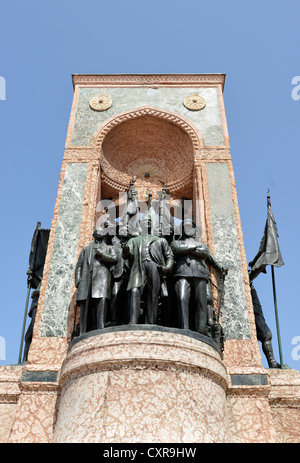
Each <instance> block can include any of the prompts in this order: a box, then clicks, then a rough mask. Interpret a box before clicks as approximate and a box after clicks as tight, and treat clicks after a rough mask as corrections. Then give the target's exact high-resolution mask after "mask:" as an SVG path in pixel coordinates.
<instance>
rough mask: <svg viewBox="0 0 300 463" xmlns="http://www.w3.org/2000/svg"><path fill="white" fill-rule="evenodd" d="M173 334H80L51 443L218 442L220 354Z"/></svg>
mask: <svg viewBox="0 0 300 463" xmlns="http://www.w3.org/2000/svg"><path fill="white" fill-rule="evenodd" d="M136 328H137V327H136ZM105 331H106V332H105ZM179 332H180V331H179V330H172V329H165V330H164V329H163V328H159V330H157V331H156V330H155V328H154V329H153V327H152V329H151V330H150V329H149V330H147V329H141V327H140V329H133V330H129V331H128V330H127V329H126V330H124V331H113V332H109V330H104V332H101V334H100V332H99V334H97V333H95V332H93V333H92V334H94V335H93V336H86V338H85V339H84V338H83V339H81V340H80V338H79V340H78V341H77V342H76V343H75V344H74V345H73V346H72V347H71V349H70V351H69V353H68V355H67V356H66V359H65V362H64V364H63V367H62V370H61V375H60V389H61V394H60V398H59V400H58V402H57V411H56V413H57V417H56V422H55V426H54V433H53V442H56V443H57V442H106V443H107V442H115V443H116V442H119V443H120V442H121V443H122V442H177V443H181V442H184V443H189V442H225V440H226V423H225V418H226V413H225V412H226V388H227V379H226V369H225V367H224V365H223V362H222V360H221V357H220V354H219V353H218V351H217V350H216V349H215V348H214V347H213V343H211V345H210V344H207V343H206V342H203V340H202V338H201V336H197V335H194V336H193V337H191V336H187V335H183V334H178V333H179ZM95 334H96V335H95Z"/></svg>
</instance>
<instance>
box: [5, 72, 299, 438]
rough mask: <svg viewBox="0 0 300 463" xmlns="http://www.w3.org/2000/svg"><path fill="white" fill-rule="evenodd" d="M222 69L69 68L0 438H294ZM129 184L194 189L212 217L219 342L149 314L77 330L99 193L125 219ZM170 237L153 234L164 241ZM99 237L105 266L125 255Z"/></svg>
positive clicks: (295, 393)
mask: <svg viewBox="0 0 300 463" xmlns="http://www.w3.org/2000/svg"><path fill="white" fill-rule="evenodd" d="M224 83H225V75H224V74H167V75H151V74H150V75H77V74H74V75H73V86H74V97H73V103H72V109H71V115H70V122H69V127H68V131H67V137H66V143H65V151H64V156H63V160H62V167H61V175H60V180H59V185H58V192H57V197H56V201H55V206H54V213H53V219H52V224H51V231H50V236H49V241H48V247H47V255H46V260H45V265H44V271H43V279H42V282H41V287H40V294H39V300H38V306H37V313H36V318H35V324H34V330H33V336H32V342H31V344H30V348H29V352H28V358H27V362H26V363H23V364H20V365H16V366H10V367H1V369H0V374H1V384H0V417H1V419H3V422H4V423H5V425H4V426H2V428H1V432H0V439H1V440H2V441H3V442H62V443H64V442H66V443H67V442H105V443H120V442H132V443H138V442H148V443H149V442H150V443H156V442H157V443H162V442H165V443H167V442H175V443H186V444H188V443H197V442H255V443H258V442H282V441H289V442H299V432H298V422H299V404H300V379H299V373H298V372H296V371H292V370H276V369H274V370H272V369H265V368H264V367H263V365H262V358H261V353H260V349H259V345H258V342H257V336H256V327H255V319H254V311H253V305H252V299H251V292H250V285H249V278H248V270H247V260H246V255H245V249H244V243H243V235H242V229H241V223H240V216H239V209H238V201H237V192H236V188H235V181H234V172H233V166H232V160H231V153H230V143H229V137H228V131H227V123H226V116H225V108H224V100H223V90H224ZM133 179H134V180H133ZM131 187H132V189H134V192H133V193H134V194H135V192H136V193H137V197H138V200H139V201H140V203H138V204H140V205H141V206H142V203H143V204H147V207H148V206H149V205H150V206H153V209H155V208H154V206H156V205H157V204H159V202H157V203H155V201H158V199H159V198H157V196H158V192H161V191H162V189H165V190H166V191H167V192H168V196H169V200H170V202H171V204H172V201H173V205H174V207H175V206H176V205H177V204H180V205H181V204H183V201H190V205H189V207H190V209H191V211H192V218H193V220H194V221H195V222H196V223H199V222H200V225H201V227H202V236H201V243H200V244H201V245H203V246H202V247H201V246H200V244H199V246H198V244H197V246H196V245H195V246H194V247H195V249H194V251H195V252H202V253H203V254H201V255H202V256H203V255H204V254H205V253H208V251H207V250H209V251H210V252H211V254H212V255H213V256H214V257H215V258H216V259H217V260H218V261H220V262H222V263H223V264H224V266H225V267H226V269H227V274H226V277H225V281H224V285H223V286H222V287H220V286H219V280H218V275H217V273H216V272H217V271H216V269H214V268H212V267H210V266H209V275H210V276H209V281H211V283H212V286H213V288H212V292H213V303H214V305H215V308H216V313H217V314H218V320H219V322H220V325H221V327H222V330H223V332H224V338H225V341H224V345H223V348H222V349H220V345H218V344H217V343H216V341H215V339H214V338H213V337H212V336H210V333H209V331H207V332H205V333H204V334H203V333H202V332H200V331H197V330H195V329H190V327H188V328H182V327H181V326H178V325H172V326H169V325H166V324H164V325H163V324H159V323H153V324H150V323H144V320H142V322H140V321H139V320H138V323H132V324H130V323H124V322H122V323H120V324H118V323H115V324H113V323H111V324H108V325H107V326H105V327H104V328H101V329H92V330H90V331H87V332H84V333H83V334H78V332H76V330H75V328H76V324H77V322H78V318H79V312H78V304H77V295H78V292H79V289H78V288H79V286H78V285H80V277H81V276H82V275H81V274H80V272H78V273H77V272H76V269H77V265H78V261H79V260H80V259H79V258H80V256H82V253H83V254H85V257H86V261H88V260H89V258H90V256H92V254H86V251H84V250H85V249H86V248H87V247H88V246H89V245H90V243H91V248H89V249H93V250H95V254H97V252H98V251H99V249H100V248H101V245H102V244H103V242H102V241H101V239H102V235H99V236H100V238H99V240H98V241H99V242H96V241H97V240H96V238H95V242H96V244H95V248H93V243H94V242H93V232H94V229H95V226H96V225H97V224H98V220H99V218H100V216H101V217H102V214H103V217H104V215H105V214H106V213H107V211H106V209H104V208H102V206H103V205H104V206H105V204H104V203H103V204H102V201H107V202H109V201H110V202H111V203H112V204H113V205H116V214H115V217H114V218H115V219H120V216H121V211H122V207H123V206H124V204H123V203H122V201H124V200H120V197H119V194H120V193H123V194H125V199H126V197H127V196H126V195H128V191H129V189H130V188H131ZM151 201H153V204H152V203H151ZM106 204H109V203H106ZM142 212H143V213H144V215H145V216H146V218H147V213H149V209H147V208H146V209H145V210H143V211H142ZM152 212H153V210H151V213H152ZM155 212H157V210H155ZM172 213H173V214H174V219H176V220H177V219H178V220H180V219H182V217H180V214H178V217H177V215H176V213H175V212H172ZM96 236H98V235H96ZM139 236H140V235H139ZM139 236H137V238H138V239H139ZM130 239H131V238H130ZM138 239H137V241H135V242H134V245H136V246H135V249H138V245H139V244H140V243H139V241H138ZM163 239H164V238H163ZM163 239H161V237H157V236H155V237H153V236H152V235H151V240H152V241H151V242H153V243H155V242H157V243H159V244H160V246H161V248H160V249H162V248H163V247H165V249H167V250H168V248H167V246H166V243H165V242H164V241H163ZM180 239H182V237H180V238H178V240H179V241H180ZM159 240H161V241H159ZM129 241H130V240H128V242H126V246H127V247H128V248H130V245H129V244H128V243H129ZM175 241H176V240H175ZM190 241H191V240H190ZM198 241H199V240H198ZM182 242H183V247H184V245H185V242H184V240H183V239H182ZM104 244H105V246H103V249H104V250H103V249H100V251H99V252H98V254H97V255H101V256H102V258H103V256H104V254H105V255H106V257H107V256H108V257H107V259H106V263H107V267H106V269H105V272H106V276H107V278H106V281H109V280H110V278H108V276H109V272H110V267H109V265H108V261H109V259H110V261H109V264H111V265H113V264H112V263H113V262H115V261H116V260H117V261H118V259H116V257H115V254H114V253H113V252H111V248H110V247H109V246H111V243H110V242H109V241H107V242H105V243H104ZM148 244H149V243H148ZM173 244H174V243H173ZM177 244H178V243H177ZM180 244H182V243H180ZM168 245H169V244H168ZM204 245H205V246H204ZM149 246H150V244H149ZM170 246H171V245H170ZM124 247H125V246H124ZM157 247H159V246H157ZM96 248H97V250H96ZM132 248H134V246H133V245H132ZM178 248H179V247H178ZM178 248H176V246H173V248H172V249H173V251H174V252H173V251H172V252H173V254H174V265H175V264H176V265H177V263H178V262H179V261H180V258H179V257H178V255H179V254H177V256H176V253H175V251H178ZM200 248H201V249H200ZM139 249H140V248H139ZM141 249H142V251H143V252H144V251H145V249H146V251H147V249H148V248H146V247H144V248H143V247H142V248H141ZM149 249H150V247H149ZM181 250H182V248H181V249H179V251H178V252H179V253H180V252H181ZM194 251H193V252H194ZM93 252H94V251H93ZM122 252H123V251H122ZM122 255H123V254H122ZM124 255H125V254H124ZM205 255H206V254H205ZM169 256H170V255H169ZM134 257H136V255H134ZM189 259H190V257H189ZM190 260H192V259H190ZM170 261H171V259H170ZM101 262H102V261H101V259H100V263H99V262H98V264H99V265H98V264H97V265H98V267H97V271H98V272H100V270H101V265H100V264H101ZM187 262H188V263H190V261H187V260H185V261H184V264H187ZM211 262H213V259H212V260H211ZM162 267H163V266H161V268H162ZM90 268H91V267H89V269H90ZM131 268H132V267H131ZM95 269H96V267H95ZM99 269H100V270H99ZM177 270H178V269H177ZM172 271H173V267H172ZM92 272H94V268H93V269H92ZM112 272H113V271H112ZM75 273H77V276H78V281H76V277H75ZM164 277H166V278H169V280H168V283H170V282H171V285H172V281H173V280H172V278H173V274H172V273H171V274H170V275H168V276H166V275H164ZM178 278H179V277H178ZM197 278H198V277H197ZM201 278H202V277H201ZM177 281H178V280H177ZM207 281H208V280H207ZM163 283H165V281H164V282H163ZM178 286H179V285H178ZM195 286H197V285H195ZM199 286H201V285H199ZM134 289H136V288H134ZM202 289H203V285H202ZM126 290H127V289H126ZM160 290H161V293H160V295H161V294H163V295H164V297H165V298H166V296H165V294H164V293H163V291H162V285H161V288H160ZM167 294H169V293H167ZM201 294H202V295H203V291H202V293H201ZM101 297H102V296H101ZM160 297H161V296H160ZM104 298H107V297H104ZM161 300H162V299H160V301H161ZM124 301H125V299H124ZM195 301H197V298H196V297H195V299H194V300H193V301H192V303H193V304H195V305H196V302H195ZM164 302H165V300H164ZM171 302H172V303H171V304H170V305H171V311H175V310H177V309H176V307H175V303H173V301H171ZM162 307H164V306H163V304H162Z"/></svg>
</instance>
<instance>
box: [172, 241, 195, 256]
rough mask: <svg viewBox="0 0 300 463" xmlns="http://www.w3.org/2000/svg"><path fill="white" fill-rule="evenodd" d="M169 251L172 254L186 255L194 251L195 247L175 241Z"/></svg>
mask: <svg viewBox="0 0 300 463" xmlns="http://www.w3.org/2000/svg"><path fill="white" fill-rule="evenodd" d="M171 249H172V251H173V252H174V254H187V253H190V252H193V251H196V249H197V246H196V245H190V244H186V243H183V242H177V241H175V242H174V243H171Z"/></svg>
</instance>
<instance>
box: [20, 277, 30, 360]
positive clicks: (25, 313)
mask: <svg viewBox="0 0 300 463" xmlns="http://www.w3.org/2000/svg"><path fill="white" fill-rule="evenodd" d="M30 290H31V285H30V283H29V284H28V289H27V296H26V303H25V311H24V317H23V326H22V334H21V341H20V349H19V359H18V363H19V364H20V363H21V361H22V351H23V344H24V334H25V326H26V320H27V312H28V303H29V296H30Z"/></svg>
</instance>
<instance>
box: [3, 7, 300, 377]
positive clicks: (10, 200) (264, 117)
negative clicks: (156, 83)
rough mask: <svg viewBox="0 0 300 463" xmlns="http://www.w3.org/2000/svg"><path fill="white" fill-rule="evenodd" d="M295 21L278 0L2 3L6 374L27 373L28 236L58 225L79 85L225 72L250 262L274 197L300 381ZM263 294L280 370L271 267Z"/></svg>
mask: <svg viewBox="0 0 300 463" xmlns="http://www.w3.org/2000/svg"><path fill="white" fill-rule="evenodd" d="M299 15H300V4H299V2H297V1H286V2H282V1H274V0H273V1H272V0H264V1H263V2H262V1H256V0H254V1H238V0H227V1H226V2H224V1H221V0H215V1H214V2H208V1H205V2H204V1H201V0H185V1H184V2H182V1H178V0H172V1H170V0H152V1H151V2H145V1H143V0H139V1H138V0H127V1H121V0H111V1H109V2H107V1H102V0H98V1H95V0H86V1H85V2H81V1H80V2H79V1H77V0H73V1H69V0H64V1H62V0H60V1H56V0H52V1H50V2H41V1H33V0H28V1H26V2H24V1H16V0H11V1H10V2H5V4H2V6H1V19H2V21H1V22H2V24H1V29H0V76H2V77H3V78H4V79H5V84H6V99H5V100H0V155H1V167H2V168H1V182H0V189H1V190H0V193H1V196H0V197H1V199H2V201H1V210H2V214H1V228H0V246H1V257H2V262H1V266H0V272H1V275H0V281H1V299H2V307H1V312H0V320H1V323H0V336H1V338H0V339H2V340H3V339H4V340H5V347H6V350H5V357H6V359H5V360H3V359H2V360H0V364H2V365H4V364H13V363H17V361H18V352H19V344H20V336H21V329H22V322H23V315H24V307H25V299H26V290H27V288H26V270H27V267H28V257H29V250H30V243H31V238H32V234H33V231H34V229H35V226H36V222H37V221H41V222H42V226H43V227H44V228H50V227H51V221H52V214H53V208H54V202H55V198H56V193H57V187H58V180H59V175H60V168H61V163H62V157H63V153H64V144H65V139H66V134H67V127H68V120H69V115H70V109H71V104H72V98H73V88H72V82H71V75H72V74H73V73H83V74H89V73H94V74H113V73H116V74H119V73H160V74H161V73H226V82H225V89H224V100H225V109H226V117H227V123H228V130H229V137H230V143H231V155H232V161H233V166H234V172H235V180H236V186H237V193H238V200H239V207H240V215H241V221H242V228H243V234H244V242H245V249H246V255H247V261H248V262H249V261H250V260H251V259H253V257H254V256H255V254H256V252H257V250H258V247H259V243H260V240H261V237H262V234H263V230H264V225H265V220H266V211H267V209H266V195H267V189H268V188H270V195H271V202H272V209H273V213H274V215H275V219H276V221H277V226H278V230H279V235H280V237H279V244H280V247H281V251H282V255H283V259H284V261H285V265H284V266H283V267H281V268H280V269H276V270H275V276H276V285H277V298H278V309H279V320H280V331H281V340H282V346H283V358H284V363H286V364H288V365H289V366H290V367H291V368H294V369H297V370H300V359H299V358H298V357H300V347H298V346H300V310H299V302H298V293H297V291H298V285H299V282H298V280H299V278H298V261H299V245H298V236H297V230H298V229H299V199H300V198H299V173H298V172H299V147H300V130H299V122H300V100H295V99H293V98H292V90H293V87H294V86H295V85H292V79H293V78H294V77H295V76H298V75H300V59H299V58H300V56H299V54H300V52H299V49H300V48H299ZM299 82H300V78H299ZM299 94H300V91H299ZM0 95H1V93H0ZM255 283H256V289H257V291H258V295H259V297H260V300H261V302H262V305H263V309H264V313H265V317H266V320H267V323H268V325H269V326H270V328H271V330H272V332H273V346H274V352H275V356H276V357H277V359H279V356H278V347H277V335H276V325H275V316H274V306H273V296H272V281H271V272H270V269H268V273H267V275H260V276H259V277H258V278H257V280H256V281H255ZM293 342H294V343H296V344H293ZM263 364H264V365H265V366H266V362H265V360H264V357H263Z"/></svg>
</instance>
